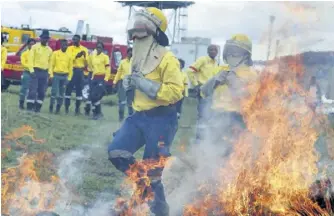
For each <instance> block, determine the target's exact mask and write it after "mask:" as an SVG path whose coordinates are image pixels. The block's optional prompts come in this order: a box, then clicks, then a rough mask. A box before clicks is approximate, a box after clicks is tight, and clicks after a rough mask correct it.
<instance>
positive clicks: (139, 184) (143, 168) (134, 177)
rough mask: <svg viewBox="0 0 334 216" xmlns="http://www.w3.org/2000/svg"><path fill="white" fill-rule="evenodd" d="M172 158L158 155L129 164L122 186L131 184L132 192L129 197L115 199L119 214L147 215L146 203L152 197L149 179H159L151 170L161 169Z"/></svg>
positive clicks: (151, 199)
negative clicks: (152, 158) (157, 156)
mask: <svg viewBox="0 0 334 216" xmlns="http://www.w3.org/2000/svg"><path fill="white" fill-rule="evenodd" d="M171 160H172V158H169V157H163V156H161V157H159V159H158V160H151V159H146V160H142V161H137V162H136V163H135V164H133V165H131V166H130V169H129V170H128V171H127V172H126V174H127V178H126V180H125V181H124V186H128V185H131V186H132V189H133V194H132V196H131V198H130V199H126V198H123V197H120V198H118V199H117V201H116V205H115V209H117V211H119V212H121V213H120V214H119V215H120V216H129V215H137V216H142V215H148V214H149V208H148V206H147V205H143V204H147V203H148V202H150V201H153V199H154V193H153V191H152V188H151V181H152V180H154V179H155V178H157V179H160V177H159V176H154V174H153V175H152V173H153V172H155V171H157V170H161V171H162V169H163V168H164V167H166V166H169V164H170V162H171Z"/></svg>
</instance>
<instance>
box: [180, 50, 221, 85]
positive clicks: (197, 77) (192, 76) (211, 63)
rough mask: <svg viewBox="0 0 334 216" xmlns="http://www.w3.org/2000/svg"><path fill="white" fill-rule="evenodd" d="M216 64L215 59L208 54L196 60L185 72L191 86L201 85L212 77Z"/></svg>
mask: <svg viewBox="0 0 334 216" xmlns="http://www.w3.org/2000/svg"><path fill="white" fill-rule="evenodd" d="M217 66H218V64H217V62H216V60H214V59H212V58H210V57H209V56H203V57H200V58H198V59H197V60H196V62H195V63H193V64H192V65H191V66H190V67H189V68H188V69H187V70H186V72H187V73H188V77H189V80H190V82H191V84H192V85H193V86H197V85H203V84H204V83H206V81H208V80H209V79H210V78H211V77H213V75H214V74H213V70H214V69H215V68H216V67H217Z"/></svg>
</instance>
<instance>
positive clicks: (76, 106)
mask: <svg viewBox="0 0 334 216" xmlns="http://www.w3.org/2000/svg"><path fill="white" fill-rule="evenodd" d="M80 105H81V101H80V100H76V101H75V115H80Z"/></svg>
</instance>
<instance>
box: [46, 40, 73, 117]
mask: <svg viewBox="0 0 334 216" xmlns="http://www.w3.org/2000/svg"><path fill="white" fill-rule="evenodd" d="M60 46H61V48H60V50H57V51H54V52H53V54H52V57H51V64H50V69H49V74H50V78H51V79H52V87H51V98H50V107H49V112H50V113H53V107H54V105H55V102H56V99H57V106H56V112H55V114H59V112H60V108H61V106H62V105H63V102H64V95H65V86H66V85H67V84H68V82H69V81H70V80H71V79H72V75H73V59H72V57H71V56H70V54H69V53H68V52H67V48H68V42H67V40H65V39H63V40H60Z"/></svg>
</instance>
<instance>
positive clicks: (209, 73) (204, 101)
mask: <svg viewBox="0 0 334 216" xmlns="http://www.w3.org/2000/svg"><path fill="white" fill-rule="evenodd" d="M217 54H218V48H217V46H215V45H210V46H208V55H207V56H202V57H200V58H198V59H197V60H196V62H194V63H193V64H192V65H191V66H190V67H189V68H188V69H187V70H186V73H187V74H188V77H189V80H190V83H191V84H192V86H194V89H195V92H196V97H197V99H198V105H197V129H196V130H197V131H196V141H197V142H198V140H199V139H201V132H202V130H203V129H204V124H205V122H206V120H205V119H206V118H207V117H206V115H207V112H208V110H207V108H208V107H209V106H210V98H203V97H202V96H201V94H200V87H201V86H202V85H203V84H204V83H205V82H206V81H208V80H209V79H210V78H212V77H213V76H214V70H215V69H216V68H217V66H218V63H217V61H216V59H215V58H216V57H217Z"/></svg>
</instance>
